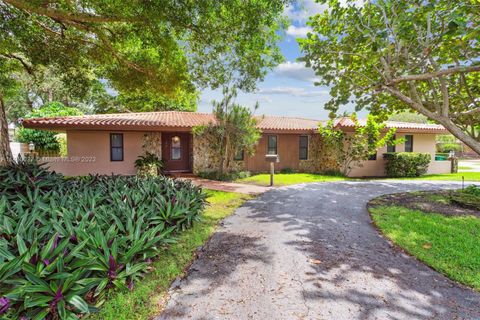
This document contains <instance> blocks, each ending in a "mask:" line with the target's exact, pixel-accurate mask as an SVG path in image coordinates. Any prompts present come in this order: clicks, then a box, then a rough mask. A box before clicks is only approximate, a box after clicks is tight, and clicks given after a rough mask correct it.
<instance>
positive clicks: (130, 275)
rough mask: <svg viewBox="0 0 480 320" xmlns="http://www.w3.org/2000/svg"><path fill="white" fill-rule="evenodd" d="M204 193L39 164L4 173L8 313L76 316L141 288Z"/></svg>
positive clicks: (4, 309) (3, 298)
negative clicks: (110, 295)
mask: <svg viewBox="0 0 480 320" xmlns="http://www.w3.org/2000/svg"><path fill="white" fill-rule="evenodd" d="M204 206H205V195H204V193H203V192H202V190H201V189H200V188H198V187H195V186H193V185H192V184H191V183H190V182H187V181H180V180H173V179H168V178H164V177H147V178H140V177H136V176H133V177H123V176H88V177H81V178H70V179H65V178H64V177H63V176H62V175H59V174H55V173H51V172H48V171H46V170H45V169H44V168H43V167H41V166H38V165H36V164H35V163H34V162H33V161H26V162H21V163H19V164H16V165H13V166H12V167H8V168H1V169H0V234H1V237H0V283H2V285H1V286H0V318H2V319H20V318H22V319H23V318H26V319H44V318H46V319H75V318H77V315H80V314H86V313H89V312H93V311H95V310H96V307H98V306H100V305H101V304H102V302H103V301H104V299H105V292H106V290H107V289H110V288H118V289H121V290H128V289H132V288H133V286H134V284H135V282H136V281H138V280H139V279H140V278H142V276H143V275H144V274H145V273H146V272H148V270H149V264H150V262H151V260H152V259H153V258H155V257H156V256H157V254H158V252H159V249H161V248H163V247H164V246H166V245H168V244H169V243H171V242H172V241H174V240H175V237H176V235H177V234H178V233H179V232H181V231H183V230H185V229H186V228H189V227H190V226H191V225H192V223H193V222H194V221H195V220H197V219H199V214H200V213H201V211H202V210H203V208H204Z"/></svg>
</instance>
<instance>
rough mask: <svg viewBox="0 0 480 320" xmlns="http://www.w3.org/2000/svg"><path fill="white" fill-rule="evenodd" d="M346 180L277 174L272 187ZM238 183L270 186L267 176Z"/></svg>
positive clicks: (323, 176) (268, 176)
mask: <svg viewBox="0 0 480 320" xmlns="http://www.w3.org/2000/svg"><path fill="white" fill-rule="evenodd" d="M343 180H348V178H345V177H341V176H329V175H321V174H313V173H285V174H283V173H278V174H275V177H274V185H276V186H286V185H291V184H299V183H307V182H330V181H343ZM236 182H240V183H248V184H256V185H261V186H268V185H270V175H269V174H257V175H253V176H251V177H248V178H244V179H239V180H236Z"/></svg>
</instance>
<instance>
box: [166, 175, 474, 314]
mask: <svg viewBox="0 0 480 320" xmlns="http://www.w3.org/2000/svg"><path fill="white" fill-rule="evenodd" d="M452 186H454V185H452V184H445V182H443V184H440V183H427V182H421V181H415V182H392V181H375V182H336V183H318V184H306V185H297V186H291V187H283V188H278V189H274V190H272V191H270V192H267V193H264V194H263V195H261V196H260V197H258V198H256V199H254V200H251V201H249V202H247V203H246V204H245V205H244V206H243V207H241V208H239V209H238V210H237V211H236V213H235V214H234V215H232V216H231V217H229V218H228V219H226V220H225V221H224V225H223V227H221V228H220V229H219V230H218V231H217V232H216V233H215V234H214V236H213V237H212V239H211V241H210V242H209V243H208V245H207V246H206V247H205V248H204V249H203V251H202V252H200V256H199V258H198V259H197V260H196V261H195V262H194V263H193V265H192V266H191V267H190V269H189V273H188V276H187V277H186V278H185V279H183V280H182V281H180V282H179V283H175V284H174V287H172V288H171V291H170V296H171V297H170V300H169V302H168V305H167V306H166V309H165V311H164V313H163V314H162V315H160V316H159V317H158V318H157V319H202V320H207V319H261V320H266V319H334V320H340V319H480V294H479V293H477V292H474V291H473V290H471V289H469V288H466V287H464V286H461V285H459V284H456V283H454V282H452V281H450V280H448V279H447V278H446V277H444V276H442V275H441V274H439V273H437V272H435V271H433V270H432V269H430V268H428V267H427V266H425V265H424V264H422V263H420V262H418V261H417V260H416V259H414V258H412V257H410V256H408V255H406V254H404V253H402V252H401V251H400V250H398V249H396V248H395V247H393V246H392V245H390V244H389V242H388V241H387V240H385V239H384V238H383V237H382V236H381V235H379V234H378V232H377V231H376V229H374V228H373V226H372V224H371V220H370V217H369V215H368V213H367V210H366V207H365V206H366V204H367V202H368V200H369V199H371V198H373V197H376V196H379V195H382V194H388V193H395V192H404V191H413V190H426V189H439V188H448V187H452Z"/></svg>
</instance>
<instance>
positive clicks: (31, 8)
mask: <svg viewBox="0 0 480 320" xmlns="http://www.w3.org/2000/svg"><path fill="white" fill-rule="evenodd" d="M3 1H4V2H5V3H8V4H10V5H11V6H13V7H15V8H17V9H20V10H23V11H27V12H30V13H35V14H38V15H42V16H46V17H49V18H51V19H56V20H59V21H73V22H79V23H106V22H127V21H130V22H133V21H135V19H132V18H127V17H105V16H95V15H91V14H85V13H81V12H76V13H71V12H65V11H61V10H56V9H52V8H44V7H40V6H35V5H32V4H30V3H27V2H25V1H19V0H3Z"/></svg>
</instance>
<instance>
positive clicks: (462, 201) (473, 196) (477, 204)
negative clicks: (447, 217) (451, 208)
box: [450, 185, 480, 210]
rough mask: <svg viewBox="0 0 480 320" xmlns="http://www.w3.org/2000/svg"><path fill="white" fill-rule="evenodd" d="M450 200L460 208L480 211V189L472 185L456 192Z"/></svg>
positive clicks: (451, 195)
mask: <svg viewBox="0 0 480 320" xmlns="http://www.w3.org/2000/svg"><path fill="white" fill-rule="evenodd" d="M450 200H451V201H452V202H453V203H455V204H457V205H459V206H462V207H465V208H468V209H473V210H480V187H478V186H474V185H472V186H468V187H466V188H465V189H464V190H458V191H454V192H452V193H451V194H450Z"/></svg>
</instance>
